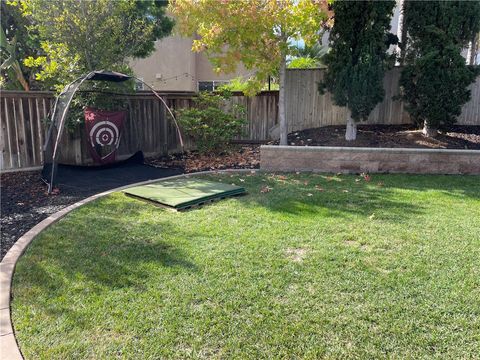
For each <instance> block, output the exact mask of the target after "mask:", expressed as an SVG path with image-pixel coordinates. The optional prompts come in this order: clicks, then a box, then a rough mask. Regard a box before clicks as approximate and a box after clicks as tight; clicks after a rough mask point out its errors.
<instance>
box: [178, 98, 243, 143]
mask: <svg viewBox="0 0 480 360" xmlns="http://www.w3.org/2000/svg"><path fill="white" fill-rule="evenodd" d="M230 97H231V94H230V93H229V92H223V93H221V94H220V93H208V92H202V93H199V94H198V96H197V97H196V98H195V99H194V106H193V107H192V108H189V109H181V110H179V111H178V121H179V123H180V126H181V127H182V129H183V130H184V131H185V132H186V133H187V134H188V135H189V136H191V137H192V138H193V139H194V140H195V144H196V145H197V148H198V150H199V151H200V152H209V151H220V150H224V149H225V148H226V146H227V145H228V143H229V142H230V141H231V140H232V139H233V138H234V137H235V136H238V135H241V134H242V133H243V131H242V130H243V126H244V125H245V124H246V122H247V121H246V118H245V114H246V111H245V107H243V106H241V105H238V104H234V105H230V104H228V103H227V100H228V99H229V98H230Z"/></svg>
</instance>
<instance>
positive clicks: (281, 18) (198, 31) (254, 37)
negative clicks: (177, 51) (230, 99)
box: [170, 0, 326, 145]
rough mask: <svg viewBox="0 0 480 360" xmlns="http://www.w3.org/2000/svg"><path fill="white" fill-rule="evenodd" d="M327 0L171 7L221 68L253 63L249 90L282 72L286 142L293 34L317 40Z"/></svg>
mask: <svg viewBox="0 0 480 360" xmlns="http://www.w3.org/2000/svg"><path fill="white" fill-rule="evenodd" d="M323 3H324V2H323V1H319V0H317V1H315V0H282V1H278V0H236V1H228V0H223V1H219V0H200V1H191V0H174V1H172V2H171V5H170V9H171V11H172V13H173V14H174V15H175V18H176V20H177V23H178V26H179V30H180V32H181V33H182V34H184V35H186V36H191V37H194V38H195V40H194V42H193V50H194V51H197V52H199V51H204V52H205V53H206V54H207V56H208V57H209V58H210V61H211V62H212V63H213V64H214V66H215V68H216V71H218V72H220V71H224V72H227V73H228V72H233V71H234V70H235V68H236V66H237V64H238V63H240V62H241V63H243V65H244V66H245V67H246V68H247V69H252V70H254V72H255V75H252V77H251V78H250V79H249V81H248V84H249V86H248V88H247V89H246V90H247V91H246V92H247V94H248V95H252V94H254V93H255V92H257V91H259V90H260V89H261V87H262V86H263V84H264V82H265V80H266V79H267V77H268V76H269V75H271V74H275V73H277V72H278V74H279V84H280V90H279V104H278V113H279V115H278V117H279V123H280V144H283V145H286V144H287V123H286V119H285V71H286V63H287V56H288V55H293V54H294V52H295V47H294V46H293V45H292V43H291V40H292V39H299V38H302V39H303V40H304V41H305V42H306V43H307V44H311V43H314V42H315V41H316V40H317V37H318V33H319V30H320V27H321V22H322V20H325V19H326V14H325V11H324V10H322V6H324V4H323Z"/></svg>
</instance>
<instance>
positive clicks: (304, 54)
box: [287, 42, 328, 69]
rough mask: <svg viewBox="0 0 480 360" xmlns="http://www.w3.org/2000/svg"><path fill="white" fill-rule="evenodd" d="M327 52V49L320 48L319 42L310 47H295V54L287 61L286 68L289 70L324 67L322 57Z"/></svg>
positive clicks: (324, 47)
mask: <svg viewBox="0 0 480 360" xmlns="http://www.w3.org/2000/svg"><path fill="white" fill-rule="evenodd" d="M327 51H328V47H326V46H322V45H321V44H320V43H319V42H317V43H315V44H313V45H312V46H309V45H305V46H296V51H295V54H294V56H293V57H292V58H290V59H289V60H288V63H287V67H288V68H289V69H290V68H292V69H312V68H318V67H324V65H323V64H322V57H323V56H325V54H326V53H327Z"/></svg>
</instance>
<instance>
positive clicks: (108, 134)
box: [89, 120, 120, 146]
mask: <svg viewBox="0 0 480 360" xmlns="http://www.w3.org/2000/svg"><path fill="white" fill-rule="evenodd" d="M89 135H90V141H91V142H92V143H95V144H96V145H100V146H107V145H114V144H117V143H118V141H119V140H120V131H119V130H118V127H117V125H115V124H114V123H113V122H111V121H108V120H105V121H100V122H98V123H96V124H95V125H94V126H93V127H92V129H91V130H90V134H89Z"/></svg>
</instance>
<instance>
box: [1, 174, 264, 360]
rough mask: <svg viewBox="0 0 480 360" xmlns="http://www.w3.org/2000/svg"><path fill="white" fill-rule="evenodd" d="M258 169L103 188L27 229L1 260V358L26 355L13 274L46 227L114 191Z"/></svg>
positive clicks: (15, 357) (12, 359)
mask: <svg viewBox="0 0 480 360" xmlns="http://www.w3.org/2000/svg"><path fill="white" fill-rule="evenodd" d="M251 171H254V172H258V171H259V170H258V169H230V170H212V171H201V172H197V173H190V174H181V175H175V176H169V177H165V178H160V179H154V180H147V181H142V182H138V183H134V184H130V185H126V186H122V187H118V188H115V189H112V190H108V191H104V192H101V193H99V194H96V195H93V196H90V197H88V198H86V199H83V200H81V201H79V202H76V203H75V204H72V205H70V206H67V207H66V208H64V209H62V210H60V211H58V212H56V213H55V214H52V215H50V216H49V217H48V218H46V219H45V220H43V221H41V222H39V223H38V224H37V225H35V226H34V227H33V228H31V229H30V230H29V231H28V232H26V233H25V234H24V235H23V236H22V237H20V238H19V239H18V240H17V241H16V242H15V244H14V245H13V246H12V247H11V248H10V250H9V251H8V252H7V254H6V255H5V257H4V258H3V260H2V262H1V263H0V289H1V292H0V349H1V351H2V358H3V359H9V360H22V359H23V356H22V353H21V352H20V349H19V347H18V344H17V341H16V339H15V332H14V330H13V324H12V318H11V316H10V299H11V290H12V280H13V274H14V272H15V265H16V264H17V261H18V259H20V257H21V256H22V254H23V253H24V252H25V250H26V249H27V247H28V245H30V243H31V242H32V241H33V240H34V239H35V237H36V236H37V235H38V234H39V233H40V232H42V231H43V230H45V229H46V228H47V227H49V226H50V225H52V224H54V223H56V222H57V221H58V220H60V219H61V218H63V217H64V216H65V215H67V214H68V213H69V212H71V211H72V210H75V209H76V208H79V207H80V206H82V205H85V204H87V203H89V202H92V201H94V200H96V199H99V198H101V197H104V196H106V195H109V194H111V193H113V192H118V191H120V190H123V189H127V188H129V187H132V186H138V185H144V184H150V183H153V182H157V181H164V180H171V179H177V178H182V177H189V176H196V175H208V174H222V173H242V172H251Z"/></svg>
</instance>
